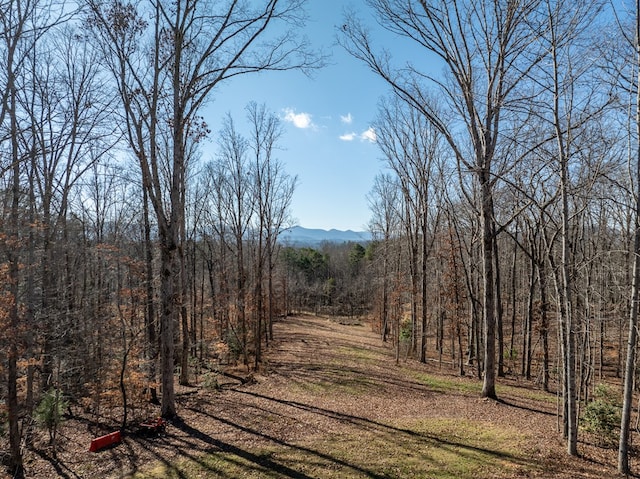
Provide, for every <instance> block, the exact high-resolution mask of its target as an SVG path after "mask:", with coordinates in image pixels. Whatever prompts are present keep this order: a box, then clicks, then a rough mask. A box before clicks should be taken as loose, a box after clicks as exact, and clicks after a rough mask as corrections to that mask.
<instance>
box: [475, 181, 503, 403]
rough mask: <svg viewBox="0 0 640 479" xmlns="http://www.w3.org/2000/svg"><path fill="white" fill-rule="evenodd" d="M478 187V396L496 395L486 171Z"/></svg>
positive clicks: (491, 246)
mask: <svg viewBox="0 0 640 479" xmlns="http://www.w3.org/2000/svg"><path fill="white" fill-rule="evenodd" d="M479 180H480V188H481V201H482V204H481V215H480V227H481V228H482V267H483V275H482V282H483V284H482V285H483V316H484V381H483V384H482V397H486V398H491V399H497V398H498V396H497V395H496V370H495V369H496V322H495V294H494V290H493V288H494V284H495V278H494V274H493V251H494V228H493V203H492V198H491V179H490V177H489V172H488V171H486V170H482V171H481V172H480V175H479Z"/></svg>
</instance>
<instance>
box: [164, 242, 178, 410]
mask: <svg viewBox="0 0 640 479" xmlns="http://www.w3.org/2000/svg"><path fill="white" fill-rule="evenodd" d="M177 254H178V250H177V247H176V245H175V241H171V240H170V238H161V246H160V259H161V266H160V268H161V274H160V297H161V298H162V299H161V302H162V312H161V315H160V376H161V384H162V400H161V403H160V410H161V414H162V417H164V418H167V419H171V418H172V417H174V416H175V415H176V404H175V392H174V378H173V366H174V359H175V358H174V355H175V345H174V325H175V323H176V320H177V315H176V312H177V311H178V305H177V297H176V291H175V286H176V285H175V277H176V276H177V274H178V269H177V267H176V266H177V265H176V263H177V258H176V256H177Z"/></svg>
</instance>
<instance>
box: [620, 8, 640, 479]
mask: <svg viewBox="0 0 640 479" xmlns="http://www.w3.org/2000/svg"><path fill="white" fill-rule="evenodd" d="M638 35H640V0H636V38H635V41H636V44H635V47H636V58H637V63H638V65H640V38H639V37H638ZM638 85H640V71H639V72H638V78H637V82H636V87H637V86H638ZM638 134H640V88H636V137H637V138H640V137H638V136H637V135H638ZM637 141H638V144H637V146H636V148H637V149H636V157H635V162H636V165H635V166H636V171H635V178H634V180H635V181H634V182H633V183H635V185H636V191H635V211H634V212H633V226H634V229H633V276H632V284H631V304H630V313H629V339H628V342H627V362H626V365H625V369H624V388H623V398H622V418H621V421H620V442H619V444H618V471H619V472H620V473H622V474H629V473H630V472H631V471H630V467H629V438H630V434H631V431H630V425H631V411H632V409H633V389H634V376H635V374H634V373H635V363H636V343H637V337H638V329H637V328H638V308H639V304H638V301H640V185H639V184H638V181H640V140H637Z"/></svg>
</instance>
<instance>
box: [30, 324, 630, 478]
mask: <svg viewBox="0 0 640 479" xmlns="http://www.w3.org/2000/svg"><path fill="white" fill-rule="evenodd" d="M275 335H276V338H277V340H276V341H275V342H274V343H272V344H271V347H270V349H269V355H268V359H267V366H266V369H265V371H264V372H263V373H262V374H260V375H256V376H253V377H249V380H246V379H245V380H244V381H240V378H243V377H245V376H246V373H245V372H244V371H245V370H243V369H236V370H234V371H232V372H230V373H229V374H228V375H222V374H220V375H218V376H217V378H216V380H217V385H218V386H219V387H220V389H219V390H214V389H213V388H211V387H209V388H208V387H205V385H209V386H211V384H212V381H211V377H210V376H209V377H208V379H207V376H204V375H200V376H199V377H198V381H199V385H198V387H192V388H181V389H179V390H178V393H179V397H178V413H179V415H180V420H177V421H174V422H173V423H171V424H169V425H168V427H167V430H166V432H165V433H164V434H162V435H160V436H157V437H153V436H152V437H142V436H137V435H128V436H126V437H125V439H124V442H123V443H122V444H119V445H117V446H116V447H114V448H112V449H108V450H104V451H101V452H98V453H89V452H87V449H88V446H89V442H90V440H91V438H92V437H93V436H95V435H96V434H98V433H99V432H100V431H99V430H97V429H95V428H93V427H92V426H91V425H90V421H89V420H90V418H86V417H82V416H81V409H80V408H74V413H76V414H78V415H79V416H78V417H75V418H73V419H70V420H68V421H67V422H66V423H65V424H64V427H63V429H62V431H61V433H60V436H59V445H60V446H59V449H58V453H57V456H56V457H54V455H53V452H52V451H51V450H50V449H48V448H47V447H46V446H45V435H44V434H42V436H41V437H39V438H38V439H37V440H36V442H35V446H36V450H35V452H28V453H27V456H26V464H27V477H32V478H50V477H67V478H85V477H86V478H90V477H103V478H117V477H135V478H137V479H144V478H165V477H169V478H177V477H179V478H196V477H197V478H202V477H211V478H267V477H268V478H302V479H309V478H336V479H337V478H407V479H408V478H456V479H482V478H524V477H527V478H559V479H576V478H578V479H580V478H583V479H587V478H590V479H591V478H592V479H596V478H605V477H606V478H613V477H617V475H616V473H615V468H614V467H613V464H615V451H613V450H608V449H602V448H599V447H596V446H594V445H592V444H589V443H586V442H582V443H580V445H579V448H580V452H581V454H582V455H583V457H582V458H570V457H568V456H567V455H566V454H565V452H564V451H565V446H564V441H563V440H562V437H561V435H560V434H558V433H557V432H556V397H555V395H552V394H546V393H543V392H541V391H539V390H536V389H535V388H534V387H532V386H531V385H529V384H521V383H517V382H515V381H514V382H513V383H508V382H507V383H505V381H502V382H501V383H500V387H499V389H498V393H499V395H500V397H501V401H500V402H496V401H489V400H481V399H480V398H479V392H480V383H479V382H478V381H477V380H476V379H474V378H470V377H467V378H461V377H457V376H454V375H452V374H448V373H447V372H446V367H445V368H444V369H442V370H441V369H439V367H438V364H437V363H436V362H434V363H430V364H428V365H424V364H419V363H417V362H414V361H406V362H405V361H401V362H400V364H399V365H396V364H395V361H394V358H393V354H392V351H391V350H390V349H389V348H387V347H385V346H384V345H383V344H382V343H381V341H380V339H379V337H378V336H377V335H375V334H373V333H371V332H370V328H369V327H368V326H366V325H362V324H350V325H349V324H340V323H338V322H335V321H331V320H329V319H327V318H319V317H311V316H302V317H290V318H288V319H286V320H282V321H280V322H278V323H277V324H276V330H275ZM142 414H152V411H151V410H148V411H137V415H138V416H140V415H142ZM104 431H105V430H103V431H102V432H104ZM583 439H584V437H583ZM634 462H635V461H634ZM632 466H633V467H637V464H635V463H634V464H632Z"/></svg>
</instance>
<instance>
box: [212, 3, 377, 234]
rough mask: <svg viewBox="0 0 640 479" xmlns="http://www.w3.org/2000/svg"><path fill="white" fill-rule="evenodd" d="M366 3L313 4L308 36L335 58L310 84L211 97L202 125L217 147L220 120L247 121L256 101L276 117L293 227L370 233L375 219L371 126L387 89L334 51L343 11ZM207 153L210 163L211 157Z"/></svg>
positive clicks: (266, 78) (240, 86)
mask: <svg viewBox="0 0 640 479" xmlns="http://www.w3.org/2000/svg"><path fill="white" fill-rule="evenodd" d="M346 6H357V8H358V9H360V10H362V13H363V16H365V17H366V16H368V15H369V13H368V10H366V9H365V8H366V7H365V6H364V2H361V1H359V2H352V3H350V2H346V1H342V0H309V1H308V2H307V7H306V10H307V13H308V15H309V22H308V23H307V27H306V28H305V31H304V32H301V34H305V35H307V36H308V38H309V39H310V40H311V41H312V42H313V43H314V44H315V45H317V46H318V47H323V48H324V49H325V50H327V51H329V52H331V54H332V56H331V59H330V62H329V63H330V64H329V65H327V66H326V67H325V68H323V69H322V70H320V71H317V72H316V73H315V74H314V75H313V78H309V77H306V76H305V75H304V74H302V73H301V72H296V71H290V72H268V73H262V74H257V75H246V76H244V77H236V78H234V79H232V80H231V81H230V82H229V83H228V84H227V85H224V86H223V87H221V88H220V89H219V90H218V92H216V93H215V94H214V98H213V102H212V104H211V105H210V106H208V107H207V111H206V113H205V118H206V120H207V122H208V123H209V125H210V126H211V129H212V132H213V135H212V136H213V137H214V138H212V139H213V140H215V134H216V133H217V131H218V130H219V128H220V123H221V120H222V118H223V116H224V115H225V114H226V113H227V112H230V113H231V114H232V116H233V118H234V121H236V122H237V123H240V122H242V121H243V120H244V117H245V113H244V108H245V107H246V105H247V104H248V103H249V102H251V101H255V102H257V103H258V104H263V103H264V104H265V105H266V106H267V108H268V109H269V110H270V111H272V112H273V113H275V114H276V115H278V116H279V117H280V118H281V120H282V124H283V127H284V135H283V136H282V138H281V142H280V146H281V147H282V150H281V151H279V153H278V157H279V159H280V160H281V161H282V162H283V163H284V164H285V168H286V171H287V173H289V174H290V175H292V176H293V175H296V176H297V177H298V186H297V188H296V192H295V194H294V197H293V202H292V216H293V217H294V219H295V220H296V224H298V225H300V226H304V227H305V228H322V229H332V228H335V229H340V230H348V229H351V230H356V231H361V230H366V228H367V223H368V221H369V218H370V212H369V207H368V204H367V199H366V195H367V193H368V192H369V191H370V190H371V187H372V186H373V181H374V177H375V176H376V174H377V173H378V171H380V170H381V169H382V168H383V163H382V162H381V160H380V157H381V154H380V152H379V150H378V148H377V146H376V144H375V132H374V131H373V130H372V128H371V123H372V121H373V120H374V118H375V115H376V111H377V108H378V101H379V99H380V98H381V97H382V96H384V95H386V94H387V91H388V90H387V87H386V86H385V84H384V83H383V82H382V81H381V80H380V79H379V78H377V77H376V76H375V75H374V74H373V73H371V72H370V71H369V70H368V69H367V68H366V67H365V66H364V65H363V64H361V63H360V62H358V61H357V60H356V59H354V58H353V57H351V56H350V55H348V54H347V53H346V52H345V51H344V50H343V49H342V48H341V47H340V46H337V45H334V40H335V33H336V30H335V27H336V25H341V24H342V17H343V9H344V8H345V7H346ZM207 153H208V152H207V151H205V159H206V157H207Z"/></svg>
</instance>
